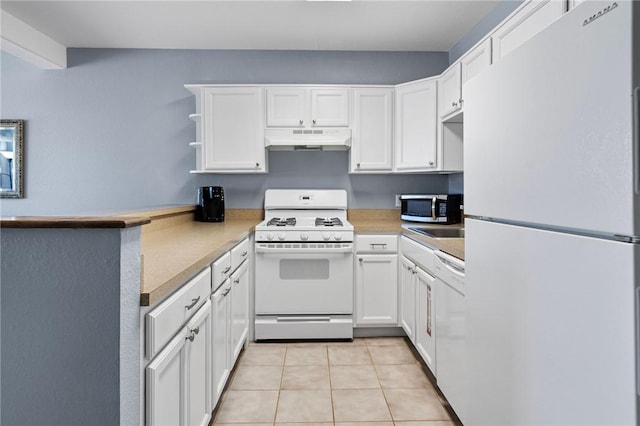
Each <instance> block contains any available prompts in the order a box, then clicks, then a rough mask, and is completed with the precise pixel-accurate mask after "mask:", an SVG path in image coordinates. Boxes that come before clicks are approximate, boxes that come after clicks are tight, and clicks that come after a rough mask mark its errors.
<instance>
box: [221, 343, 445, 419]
mask: <svg viewBox="0 0 640 426" xmlns="http://www.w3.org/2000/svg"><path fill="white" fill-rule="evenodd" d="M221 401H222V402H221V403H220V404H219V407H218V409H217V410H216V413H215V417H214V420H213V424H214V425H220V426H222V425H229V426H230V425H234V426H266V425H286V426H296V425H304V426H310V425H318V426H325V425H326V426H329V425H336V426H350V425H354V426H355V425H358V426H363V425H372V426H388V425H390V426H393V425H398V426H403V425H404V426H453V425H454V422H453V421H452V420H451V418H450V417H449V415H448V413H447V411H446V410H445V409H444V407H443V405H442V402H441V401H440V399H439V397H438V395H437V393H436V391H435V389H434V388H433V385H432V384H431V382H430V381H429V380H428V378H427V376H426V374H425V373H424V371H423V369H422V366H421V364H420V361H418V360H417V359H416V357H415V356H414V353H413V352H412V351H411V349H410V348H409V346H408V345H407V342H406V340H405V339H404V338H402V337H388V338H383V337H378V338H357V339H354V341H353V342H300V343H299V342H295V343H251V344H250V345H249V346H248V348H247V349H246V350H245V351H244V352H243V353H242V355H241V356H240V359H239V361H238V366H237V368H236V370H235V372H234V375H233V377H232V379H231V382H230V385H229V386H228V388H227V389H226V390H225V392H224V394H223V396H222V400H221Z"/></svg>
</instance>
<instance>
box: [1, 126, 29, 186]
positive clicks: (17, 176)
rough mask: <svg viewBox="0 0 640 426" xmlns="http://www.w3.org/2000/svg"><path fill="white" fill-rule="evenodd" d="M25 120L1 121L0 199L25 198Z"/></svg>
mask: <svg viewBox="0 0 640 426" xmlns="http://www.w3.org/2000/svg"><path fill="white" fill-rule="evenodd" d="M23 153H24V120H0V198H23V197H24V190H23V186H24V183H23V182H24V180H23V176H24V163H23Z"/></svg>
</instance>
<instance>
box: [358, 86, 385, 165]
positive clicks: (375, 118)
mask: <svg viewBox="0 0 640 426" xmlns="http://www.w3.org/2000/svg"><path fill="white" fill-rule="evenodd" d="M353 103H354V108H353V140H352V144H351V153H350V156H351V170H350V171H351V172H352V173H354V172H356V173H357V172H369V171H372V172H376V171H384V172H389V171H391V170H392V168H393V162H392V152H393V125H392V120H393V115H392V114H393V89H382V88H380V89H378V88H370V89H354V91H353Z"/></svg>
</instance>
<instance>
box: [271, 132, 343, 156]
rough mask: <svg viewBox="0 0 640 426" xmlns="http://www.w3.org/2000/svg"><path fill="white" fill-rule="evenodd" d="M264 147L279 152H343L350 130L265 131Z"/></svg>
mask: <svg viewBox="0 0 640 426" xmlns="http://www.w3.org/2000/svg"><path fill="white" fill-rule="evenodd" d="M264 146H265V147H266V148H267V149H270V150H274V151H275V150H279V151H345V150H347V149H349V148H350V147H351V129H266V130H265V131H264Z"/></svg>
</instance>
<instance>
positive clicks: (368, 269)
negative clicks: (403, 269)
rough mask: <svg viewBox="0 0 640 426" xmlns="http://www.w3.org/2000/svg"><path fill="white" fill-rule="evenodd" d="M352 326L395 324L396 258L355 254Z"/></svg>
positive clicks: (396, 314)
mask: <svg viewBox="0 0 640 426" xmlns="http://www.w3.org/2000/svg"><path fill="white" fill-rule="evenodd" d="M356 258H357V259H358V260H357V263H356V294H357V297H356V326H362V325H395V324H396V323H397V322H398V308H397V302H396V300H397V294H398V278H397V271H398V255H397V254H358V255H356Z"/></svg>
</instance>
